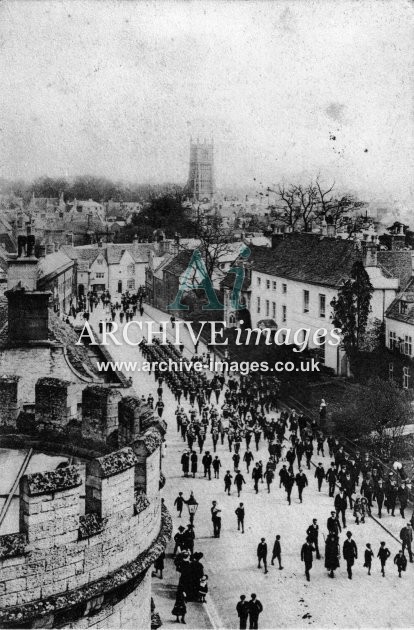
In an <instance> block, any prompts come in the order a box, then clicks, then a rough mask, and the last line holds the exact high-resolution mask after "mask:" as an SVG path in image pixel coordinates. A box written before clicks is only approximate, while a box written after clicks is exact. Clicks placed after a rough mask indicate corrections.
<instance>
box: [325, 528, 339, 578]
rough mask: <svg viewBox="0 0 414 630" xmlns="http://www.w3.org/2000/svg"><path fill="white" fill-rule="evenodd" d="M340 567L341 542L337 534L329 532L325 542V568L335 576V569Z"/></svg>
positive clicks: (331, 575) (330, 574)
mask: <svg viewBox="0 0 414 630" xmlns="http://www.w3.org/2000/svg"><path fill="white" fill-rule="evenodd" d="M338 567H339V542H338V537H337V536H335V534H328V537H327V539H326V543H325V569H328V571H329V577H331V578H333V577H335V575H334V571H335V569H337V568H338Z"/></svg>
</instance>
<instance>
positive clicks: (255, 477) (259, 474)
mask: <svg viewBox="0 0 414 630" xmlns="http://www.w3.org/2000/svg"><path fill="white" fill-rule="evenodd" d="M261 477H262V471H261V470H260V467H259V464H258V463H257V464H256V466H255V467H254V468H253V470H252V479H253V481H254V489H255V492H256V494H257V493H258V492H259V481H260V479H261Z"/></svg>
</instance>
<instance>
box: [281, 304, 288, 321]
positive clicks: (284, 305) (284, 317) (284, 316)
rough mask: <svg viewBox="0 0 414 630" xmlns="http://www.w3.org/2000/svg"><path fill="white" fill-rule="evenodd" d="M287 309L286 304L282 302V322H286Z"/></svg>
mask: <svg viewBox="0 0 414 630" xmlns="http://www.w3.org/2000/svg"><path fill="white" fill-rule="evenodd" d="M286 317H287V311H286V304H282V322H286Z"/></svg>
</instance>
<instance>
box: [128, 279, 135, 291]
mask: <svg viewBox="0 0 414 630" xmlns="http://www.w3.org/2000/svg"><path fill="white" fill-rule="evenodd" d="M127 289H132V290H134V289H135V280H134V278H129V280H128V281H127Z"/></svg>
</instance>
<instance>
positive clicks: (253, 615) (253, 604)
mask: <svg viewBox="0 0 414 630" xmlns="http://www.w3.org/2000/svg"><path fill="white" fill-rule="evenodd" d="M262 611H263V606H262V603H261V602H260V601H259V600H258V599H256V593H252V594H251V600H250V601H249V629H250V630H257V628H258V627H259V615H260V613H261V612H262Z"/></svg>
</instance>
